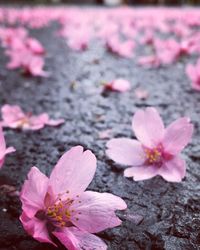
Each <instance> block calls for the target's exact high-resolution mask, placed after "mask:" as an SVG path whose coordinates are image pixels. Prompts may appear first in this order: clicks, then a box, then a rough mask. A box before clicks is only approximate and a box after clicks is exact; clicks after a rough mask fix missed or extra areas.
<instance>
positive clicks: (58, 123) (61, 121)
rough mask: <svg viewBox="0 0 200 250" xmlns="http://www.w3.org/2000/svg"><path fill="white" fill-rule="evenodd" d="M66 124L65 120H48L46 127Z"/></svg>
mask: <svg viewBox="0 0 200 250" xmlns="http://www.w3.org/2000/svg"><path fill="white" fill-rule="evenodd" d="M64 122H65V120H64V119H58V120H51V119H50V120H48V121H47V122H46V125H49V126H59V125H61V124H63V123H64Z"/></svg>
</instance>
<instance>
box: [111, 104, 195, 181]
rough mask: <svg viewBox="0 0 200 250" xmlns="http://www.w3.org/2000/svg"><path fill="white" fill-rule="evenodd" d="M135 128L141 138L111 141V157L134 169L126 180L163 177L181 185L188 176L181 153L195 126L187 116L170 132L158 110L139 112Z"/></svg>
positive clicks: (137, 136) (172, 126)
mask: <svg viewBox="0 0 200 250" xmlns="http://www.w3.org/2000/svg"><path fill="white" fill-rule="evenodd" d="M132 128H133V131H134V132H135V136H136V138H137V139H138V141H137V140H132V139H128V138H120V139H111V140H110V141H109V142H108V143H107V147H108V150H107V151H106V153H107V155H108V156H109V157H110V158H111V159H112V160H114V161H116V162H117V163H120V164H125V165H129V166H132V167H131V168H128V169H126V170H125V172H124V175H125V176H126V177H133V179H134V180H135V181H140V180H145V179H149V178H152V177H154V176H156V175H160V176H162V177H163V178H164V179H165V180H167V181H170V182H180V181H181V180H182V179H183V178H184V176H185V171H186V167H185V161H184V160H183V159H181V157H180V152H181V151H182V150H183V148H184V147H185V146H186V145H187V144H188V142H189V141H190V139H191V136H192V132H193V125H192V124H191V123H190V120H189V119H188V118H186V117H183V118H179V119H178V120H176V121H174V122H172V123H171V124H170V125H169V126H168V127H167V128H166V129H165V128H164V125H163V121H162V119H161V117H160V116H159V114H158V112H157V110H156V109H155V108H146V109H145V110H144V111H143V110H139V111H137V112H136V113H135V115H134V116H133V121H132Z"/></svg>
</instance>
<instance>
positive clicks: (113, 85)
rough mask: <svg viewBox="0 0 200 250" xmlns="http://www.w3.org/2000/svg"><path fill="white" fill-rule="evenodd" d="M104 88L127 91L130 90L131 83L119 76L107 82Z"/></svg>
mask: <svg viewBox="0 0 200 250" xmlns="http://www.w3.org/2000/svg"><path fill="white" fill-rule="evenodd" d="M104 88H105V89H108V90H112V91H118V92H126V91H129V90H130V88H131V84H130V82H129V81H127V80H125V79H122V78H118V79H116V80H114V81H112V82H108V83H105V84H104Z"/></svg>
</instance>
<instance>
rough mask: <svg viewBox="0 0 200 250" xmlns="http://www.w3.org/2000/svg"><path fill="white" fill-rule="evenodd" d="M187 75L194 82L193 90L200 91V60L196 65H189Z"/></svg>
mask: <svg viewBox="0 0 200 250" xmlns="http://www.w3.org/2000/svg"><path fill="white" fill-rule="evenodd" d="M186 74H187V75H188V77H189V79H190V80H191V82H192V87H193V89H195V90H198V91H200V59H199V60H198V61H197V64H196V65H192V64H188V65H187V67H186Z"/></svg>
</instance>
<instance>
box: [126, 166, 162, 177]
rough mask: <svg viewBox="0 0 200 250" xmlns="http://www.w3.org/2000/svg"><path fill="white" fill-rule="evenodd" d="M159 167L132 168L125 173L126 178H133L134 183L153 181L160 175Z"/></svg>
mask: <svg viewBox="0 0 200 250" xmlns="http://www.w3.org/2000/svg"><path fill="white" fill-rule="evenodd" d="M158 169H159V168H158V167H157V166H147V165H146V166H140V167H132V168H127V169H126V170H125V171H124V176H126V177H133V179H134V181H143V180H147V179H151V178H152V177H154V176H156V175H157V174H158Z"/></svg>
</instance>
